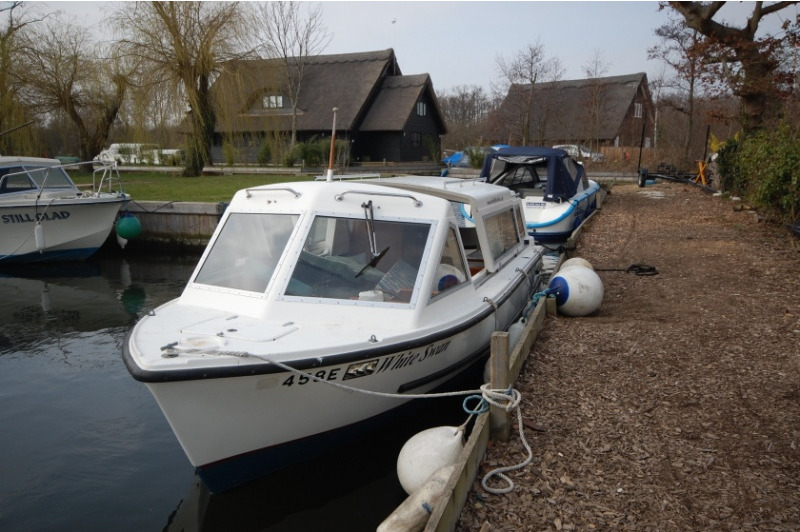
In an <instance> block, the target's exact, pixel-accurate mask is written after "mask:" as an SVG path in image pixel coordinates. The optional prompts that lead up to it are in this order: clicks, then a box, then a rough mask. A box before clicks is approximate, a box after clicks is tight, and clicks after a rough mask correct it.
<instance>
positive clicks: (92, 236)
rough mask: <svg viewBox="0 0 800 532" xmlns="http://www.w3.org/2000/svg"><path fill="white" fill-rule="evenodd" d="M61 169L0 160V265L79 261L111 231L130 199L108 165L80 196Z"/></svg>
mask: <svg viewBox="0 0 800 532" xmlns="http://www.w3.org/2000/svg"><path fill="white" fill-rule="evenodd" d="M79 164H92V163H77V164H75V163H73V164H68V165H63V164H61V163H60V162H59V161H58V160H57V159H44V158H40V157H16V156H14V157H12V156H5V157H0V264H5V263H32V262H48V261H68V260H83V259H86V258H88V257H89V256H91V255H92V254H94V253H95V252H96V251H97V250H98V249H99V248H100V246H102V245H103V243H104V242H105V241H106V238H108V235H109V234H110V233H111V231H112V229H113V228H114V223H115V221H116V219H117V215H118V213H119V210H120V208H122V207H123V206H124V205H125V204H126V203H127V202H128V201H130V199H131V198H130V196H128V195H127V194H125V193H124V191H123V190H122V187H121V184H120V180H119V174H118V173H116V172H115V171H114V170H115V169H114V168H113V167H112V166H110V165H105V166H103V167H102V168H99V169H98V170H95V179H94V180H93V181H94V183H95V186H93V189H92V190H80V189H78V187H77V186H76V185H75V183H74V182H73V181H72V179H70V177H69V175H68V174H67V172H66V171H65V169H67V168H73V169H77V167H78V165H79Z"/></svg>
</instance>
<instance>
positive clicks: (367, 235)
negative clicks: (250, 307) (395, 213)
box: [286, 214, 431, 303]
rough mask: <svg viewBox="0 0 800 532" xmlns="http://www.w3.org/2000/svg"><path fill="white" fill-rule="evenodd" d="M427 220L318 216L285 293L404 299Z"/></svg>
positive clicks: (408, 293)
mask: <svg viewBox="0 0 800 532" xmlns="http://www.w3.org/2000/svg"><path fill="white" fill-rule="evenodd" d="M430 231H431V225H430V224H427V223H409V222H394V221H384V220H375V219H373V218H372V216H371V214H368V215H367V216H365V218H360V219H359V218H339V217H332V216H317V217H316V218H315V219H314V222H313V224H312V226H311V230H310V231H309V234H308V238H307V239H306V242H305V244H304V246H303V250H302V252H301V253H300V256H299V257H298V260H297V264H296V265H295V267H294V271H293V272H292V277H291V279H290V281H289V284H288V286H287V288H286V295H287V296H302V297H315V298H330V299H354V300H367V301H389V302H393V303H408V302H410V301H411V299H412V295H413V293H414V288H415V286H416V284H417V280H418V278H419V269H420V263H421V261H422V255H423V253H424V251H425V246H426V243H427V241H428V235H429V234H430Z"/></svg>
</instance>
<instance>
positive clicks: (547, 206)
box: [522, 181, 600, 243]
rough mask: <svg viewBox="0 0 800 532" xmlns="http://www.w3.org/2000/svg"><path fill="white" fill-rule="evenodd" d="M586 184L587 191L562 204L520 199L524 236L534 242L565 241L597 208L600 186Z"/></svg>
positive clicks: (592, 183)
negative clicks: (523, 220)
mask: <svg viewBox="0 0 800 532" xmlns="http://www.w3.org/2000/svg"><path fill="white" fill-rule="evenodd" d="M589 184H590V186H589V188H588V189H586V190H584V191H582V192H580V193H579V194H577V195H576V196H575V197H572V198H570V199H569V200H568V201H564V202H559V203H557V202H546V201H544V200H543V198H542V197H537V196H528V197H526V198H522V207H523V213H524V215H525V227H526V229H527V231H528V234H529V235H531V236H532V237H533V238H534V240H535V241H536V242H543V243H555V242H564V241H566V240H567V239H568V238H569V237H570V235H571V234H572V232H573V231H574V230H575V229H577V228H578V227H580V225H581V224H582V223H583V222H584V221H585V220H586V219H587V218H588V217H589V215H591V214H592V213H593V212H594V211H595V209H596V208H597V193H598V192H599V191H600V185H598V184H597V183H595V182H594V181H590V182H589Z"/></svg>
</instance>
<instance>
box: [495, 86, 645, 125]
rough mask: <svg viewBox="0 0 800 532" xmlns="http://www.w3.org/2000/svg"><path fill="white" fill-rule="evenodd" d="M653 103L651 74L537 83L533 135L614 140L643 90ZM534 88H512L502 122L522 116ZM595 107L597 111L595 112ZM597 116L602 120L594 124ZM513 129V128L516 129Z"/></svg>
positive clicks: (502, 110) (507, 97)
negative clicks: (649, 79)
mask: <svg viewBox="0 0 800 532" xmlns="http://www.w3.org/2000/svg"><path fill="white" fill-rule="evenodd" d="M642 85H643V87H644V90H645V91H646V92H645V93H646V94H647V99H648V100H649V98H650V95H649V89H648V87H647V74H645V73H643V72H640V73H637V74H629V75H625V76H611V77H605V78H592V79H578V80H568V81H555V82H550V83H537V84H536V85H534V88H533V91H534V94H533V109H532V112H531V136H532V138H534V139H535V138H537V137H541V138H542V139H543V140H548V141H561V140H566V139H576V140H577V139H589V138H596V139H614V138H615V137H616V136H617V135H618V134H619V131H620V128H621V127H622V123H623V121H624V119H625V116H626V114H627V113H628V110H629V109H630V108H631V105H632V104H633V103H634V99H635V97H636V94H637V91H638V90H639V87H640V86H642ZM530 88H531V85H512V86H511V88H510V89H509V92H508V95H507V96H506V99H505V100H504V102H503V104H502V105H501V107H500V116H501V118H502V120H501V121H502V122H505V123H509V122H512V121H513V120H514V117H517V119H518V116H519V109H521V106H520V105H521V104H520V101H522V100H521V99H522V98H523V95H525V94H527V93H528V91H530ZM593 105H594V106H595V108H596V111H593V110H592V106H593ZM593 116H598V117H599V119H598V120H597V121H594V120H593V119H592V117H593ZM512 127H513V126H512Z"/></svg>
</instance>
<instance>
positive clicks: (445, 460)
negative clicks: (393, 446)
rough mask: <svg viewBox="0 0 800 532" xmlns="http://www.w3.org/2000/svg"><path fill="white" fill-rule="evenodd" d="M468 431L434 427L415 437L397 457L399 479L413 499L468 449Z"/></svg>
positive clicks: (404, 446) (410, 439) (456, 428)
mask: <svg viewBox="0 0 800 532" xmlns="http://www.w3.org/2000/svg"><path fill="white" fill-rule="evenodd" d="M463 440H464V431H463V429H460V428H458V427H446V426H445V427H433V428H431V429H427V430H423V431H422V432H420V433H418V434H415V435H414V436H412V437H411V438H409V440H408V441H407V442H406V443H405V445H403V448H402V449H400V454H399V455H398V456H397V478H398V479H399V480H400V484H401V485H402V486H403V489H404V490H405V491H406V493H408V494H409V495H410V494H412V493H413V492H415V491H417V489H418V488H419V487H420V486H422V484H423V483H424V482H425V481H426V480H427V479H428V477H430V476H431V475H432V474H433V473H434V472H435V471H436V470H437V469H440V468H442V467H444V466H447V465H451V464H454V463H456V460H457V459H458V455H459V454H461V450H462V449H463V448H464V442H463Z"/></svg>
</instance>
